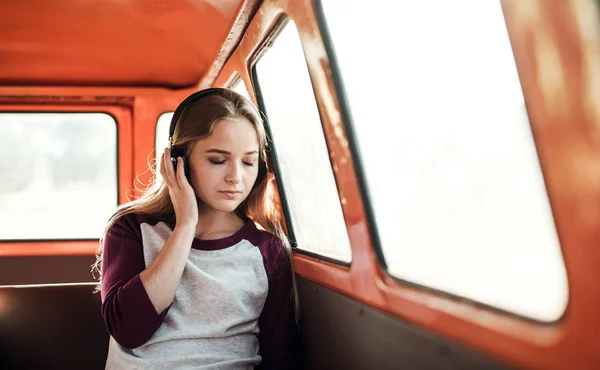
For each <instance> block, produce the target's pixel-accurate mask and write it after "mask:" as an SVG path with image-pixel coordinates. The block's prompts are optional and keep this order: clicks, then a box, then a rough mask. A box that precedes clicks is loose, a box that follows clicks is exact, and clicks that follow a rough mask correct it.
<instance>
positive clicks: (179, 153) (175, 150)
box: [171, 146, 190, 181]
mask: <svg viewBox="0 0 600 370" xmlns="http://www.w3.org/2000/svg"><path fill="white" fill-rule="evenodd" d="M177 158H181V159H182V160H183V168H184V173H185V177H186V178H187V179H188V181H189V180H190V165H189V163H188V161H187V158H186V156H185V151H184V150H183V148H179V147H177V146H173V147H171V161H172V162H173V168H174V169H175V171H176V172H177Z"/></svg>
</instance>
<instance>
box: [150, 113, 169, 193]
mask: <svg viewBox="0 0 600 370" xmlns="http://www.w3.org/2000/svg"><path fill="white" fill-rule="evenodd" d="M173 113H174V112H166V113H163V114H161V115H160V117H158V121H157V122H156V139H155V145H154V148H155V149H154V160H155V161H156V162H155V167H154V169H155V171H156V182H157V183H158V182H160V181H162V176H161V175H160V157H161V155H162V154H163V152H164V150H165V148H166V147H168V146H169V126H171V118H173Z"/></svg>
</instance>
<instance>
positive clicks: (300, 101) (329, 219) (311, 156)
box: [256, 21, 352, 262]
mask: <svg viewBox="0 0 600 370" xmlns="http://www.w3.org/2000/svg"><path fill="white" fill-rule="evenodd" d="M256 71H257V76H258V83H259V86H260V89H261V92H262V95H263V98H264V103H265V109H266V113H267V116H268V118H269V125H270V129H271V134H272V139H273V142H274V143H275V148H276V150H277V157H278V161H279V168H280V169H281V175H282V182H283V186H284V188H285V196H286V197H287V201H288V204H289V208H290V218H291V222H292V226H293V229H294V234H295V237H296V241H297V243H298V248H301V249H304V250H307V251H310V252H314V253H318V254H320V255H322V256H326V257H330V258H333V259H336V260H339V261H342V262H350V261H351V259H352V257H351V250H350V242H349V240H348V233H347V231H346V224H345V222H344V218H343V214H342V207H341V205H340V199H339V195H338V192H337V188H336V184H335V179H334V177H333V171H332V169H331V163H330V161H329V153H328V150H327V146H326V143H325V138H324V135H323V127H322V126H321V119H320V116H319V111H318V109H317V105H316V102H315V96H314V93H313V89H312V85H311V82H310V76H309V74H308V69H307V67H306V61H305V59H304V53H303V51H302V45H301V43H300V38H299V37H298V31H297V30H296V26H295V25H294V23H293V22H292V21H289V22H288V23H287V25H286V26H285V28H284V29H283V30H282V32H281V33H280V34H279V36H278V37H277V39H276V40H275V43H274V45H273V46H272V47H271V49H269V50H268V51H267V52H266V53H265V54H264V56H263V57H262V58H261V59H260V60H259V61H258V63H257V65H256Z"/></svg>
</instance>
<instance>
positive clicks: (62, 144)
mask: <svg viewBox="0 0 600 370" xmlns="http://www.w3.org/2000/svg"><path fill="white" fill-rule="evenodd" d="M0 173H1V174H2V175H1V176H0V240H32V239H96V238H99V237H100V236H101V234H102V231H103V230H104V226H105V225H106V222H107V221H108V219H109V217H110V216H111V214H112V212H114V210H115V208H116V207H117V202H118V199H117V126H116V122H115V120H114V119H113V118H112V117H111V116H109V115H107V114H104V113H0Z"/></svg>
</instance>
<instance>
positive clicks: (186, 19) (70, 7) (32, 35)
mask: <svg viewBox="0 0 600 370" xmlns="http://www.w3.org/2000/svg"><path fill="white" fill-rule="evenodd" d="M242 1H243V0H1V1H0V85H65V86H69V85H77V86H81V85H94V86H105V85H111V86H164V87H170V88H179V87H187V86H192V85H194V84H196V83H198V81H199V80H200V78H201V77H202V75H203V73H206V72H207V70H208V69H209V68H210V66H211V64H212V61H213V60H214V59H215V57H216V56H217V54H218V52H219V50H220V47H221V45H222V44H223V42H224V41H225V39H226V38H227V34H228V32H229V28H230V27H231V25H232V22H233V21H234V19H235V16H236V12H237V10H238V7H239V6H240V3H241V2H242Z"/></svg>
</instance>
